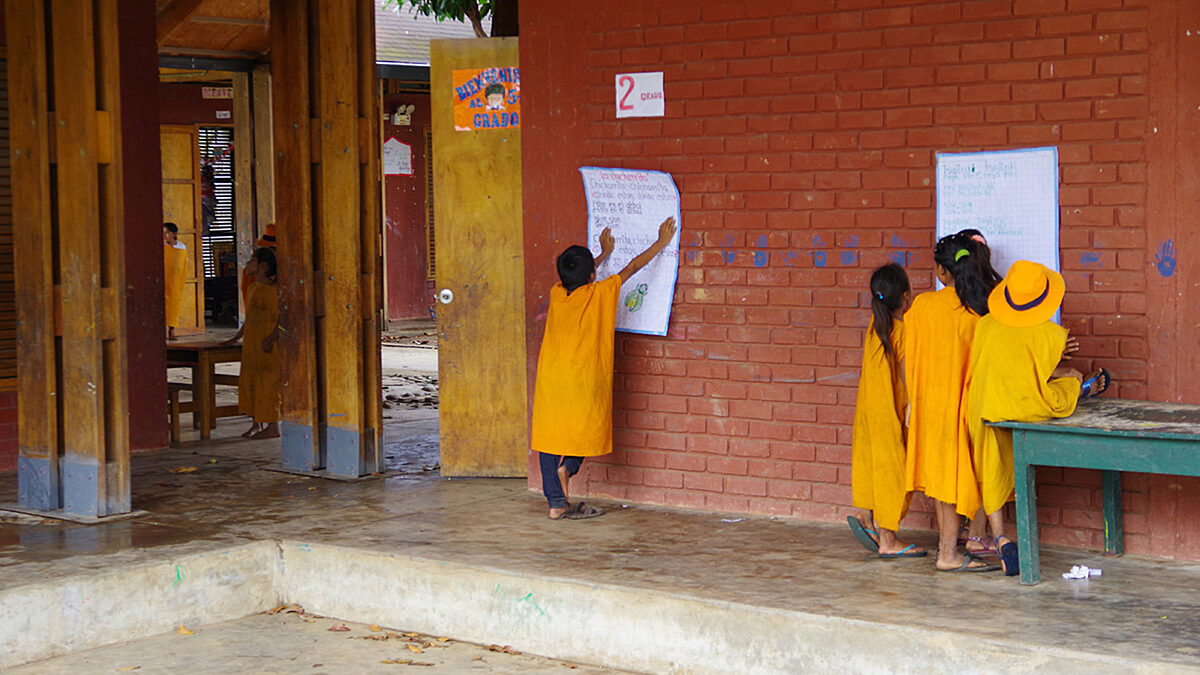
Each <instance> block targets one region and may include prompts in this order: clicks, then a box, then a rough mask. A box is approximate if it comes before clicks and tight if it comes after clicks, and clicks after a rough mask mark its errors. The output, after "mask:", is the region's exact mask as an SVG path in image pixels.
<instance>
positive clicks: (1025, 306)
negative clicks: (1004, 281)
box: [1004, 279, 1050, 312]
mask: <svg viewBox="0 0 1200 675" xmlns="http://www.w3.org/2000/svg"><path fill="white" fill-rule="evenodd" d="M1047 295H1050V280H1049V279H1047V280H1046V290H1044V291H1042V294H1041V295H1039V296H1037V297H1036V298H1034V299H1033V300H1030V301H1029V302H1026V303H1023V304H1020V305H1018V304H1017V303H1015V302H1013V301H1012V296H1011V295H1009V294H1008V286H1005V287H1004V300H1005V301H1006V302H1008V306H1009V307H1012V308H1013V309H1015V310H1017V311H1018V312H1024V311H1025V310H1027V309H1033V308H1034V307H1037V306H1038V305H1040V304H1042V301H1043V300H1045V299H1046V296H1047Z"/></svg>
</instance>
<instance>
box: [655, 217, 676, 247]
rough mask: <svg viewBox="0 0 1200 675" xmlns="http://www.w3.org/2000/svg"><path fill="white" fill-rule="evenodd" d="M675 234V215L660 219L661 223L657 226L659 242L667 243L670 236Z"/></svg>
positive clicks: (669, 240)
mask: <svg viewBox="0 0 1200 675" xmlns="http://www.w3.org/2000/svg"><path fill="white" fill-rule="evenodd" d="M674 236H675V217H674V216H671V217H670V218H667V219H666V220H664V221H662V225H659V226H658V242H659V243H660V244H669V243H670V242H671V237H674Z"/></svg>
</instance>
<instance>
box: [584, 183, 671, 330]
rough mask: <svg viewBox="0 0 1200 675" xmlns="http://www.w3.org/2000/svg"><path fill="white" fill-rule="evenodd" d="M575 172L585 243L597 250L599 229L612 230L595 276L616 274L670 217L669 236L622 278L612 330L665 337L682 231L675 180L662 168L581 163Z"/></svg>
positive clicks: (653, 240)
mask: <svg viewBox="0 0 1200 675" xmlns="http://www.w3.org/2000/svg"><path fill="white" fill-rule="evenodd" d="M579 172H580V173H581V174H583V189H584V192H585V193H586V195H587V209H588V247H589V248H590V249H592V252H593V253H597V252H599V250H600V233H601V232H603V231H604V228H606V227H608V228H611V229H612V235H613V239H614V240H615V245H614V247H613V252H612V255H611V256H609V258H608V260H606V261H605V262H604V264H603V265H602V266H601V267H600V268H599V269H597V270H596V279H597V280H601V279H604V278H606V277H609V276H611V275H613V274H616V273H617V272H620V271H621V269H622V268H624V267H625V265H626V264H628V263H629V261H630V260H633V259H634V258H635V257H636V256H637V255H638V254H639V253H641V252H642V251H644V250H646V249H647V248H649V247H650V245H651V244H653V243H654V242H655V241H657V240H658V227H659V225H661V224H662V222H663V221H664V220H666V219H667V218H670V217H674V218H675V223H676V229H675V237H674V239H672V240H671V243H670V244H669V245H668V246H667V247H666V248H665V249H663V251H662V253H660V254H658V255H657V256H655V258H654V259H653V260H651V261H650V263H649V264H648V265H646V266H645V267H643V268H642V269H641V270H640V271H639V272H638V273H637V274H634V275H633V276H632V277H631V278H630V279H629V281H627V282H625V284H624V285H623V286H622V287H621V298H620V302H619V304H618V306H617V330H621V331H626V332H629V333H646V334H648V335H666V334H667V324H668V322H669V321H670V318H671V301H672V299H673V298H674V297H675V281H676V280H677V278H678V276H679V232H680V231H681V229H682V228H681V227H680V222H681V220H682V214H681V213H680V210H679V189H678V188H677V187H676V186H675V180H674V179H672V178H671V174H669V173H663V172H661V171H636V170H633V169H606V168H601V167H594V166H585V167H582V168H580V169H579Z"/></svg>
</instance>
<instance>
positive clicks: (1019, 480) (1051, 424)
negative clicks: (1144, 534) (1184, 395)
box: [994, 398, 1200, 584]
mask: <svg viewBox="0 0 1200 675" xmlns="http://www.w3.org/2000/svg"><path fill="white" fill-rule="evenodd" d="M994 426H997V427H1006V428H1009V429H1012V432H1013V464H1014V469H1015V473H1016V500H1017V547H1018V548H1019V549H1020V551H1021V583H1022V584H1036V583H1039V582H1040V581H1041V580H1042V573H1041V567H1040V563H1039V560H1038V548H1037V540H1038V527H1037V489H1036V486H1035V485H1034V467H1035V466H1062V467H1075V468H1081V469H1099V470H1100V471H1101V475H1102V477H1103V497H1104V552H1105V553H1106V554H1109V555H1120V554H1122V553H1124V552H1125V534H1124V531H1123V530H1122V525H1121V472H1122V471H1137V472H1141V473H1163V474H1171V475H1176V476H1200V406H1195V405H1184V404H1178V403H1154V402H1150V401H1129V400H1123V399H1110V398H1095V399H1088V400H1084V401H1080V403H1079V408H1078V409H1077V410H1076V411H1075V414H1074V415H1071V416H1070V417H1066V418H1063V419H1056V420H1048V421H1045V422H997V423H995V424H994Z"/></svg>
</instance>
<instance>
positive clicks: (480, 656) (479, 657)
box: [471, 654, 483, 661]
mask: <svg viewBox="0 0 1200 675" xmlns="http://www.w3.org/2000/svg"><path fill="white" fill-rule="evenodd" d="M471 660H472V661H482V660H483V654H480V655H479V656H476V657H475V658H473V659H471Z"/></svg>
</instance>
